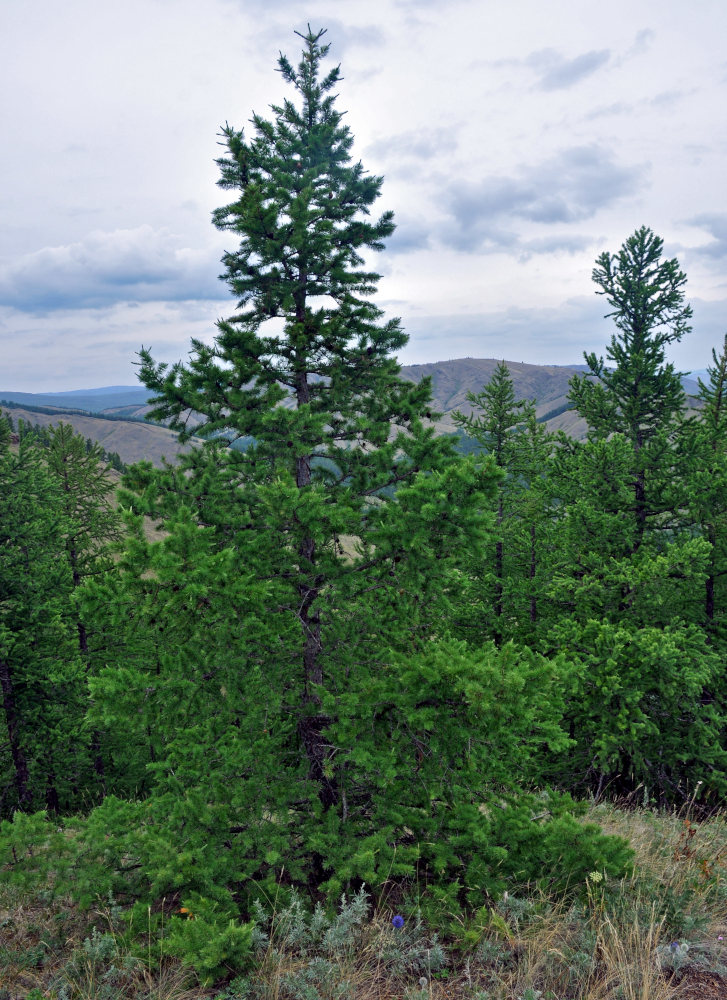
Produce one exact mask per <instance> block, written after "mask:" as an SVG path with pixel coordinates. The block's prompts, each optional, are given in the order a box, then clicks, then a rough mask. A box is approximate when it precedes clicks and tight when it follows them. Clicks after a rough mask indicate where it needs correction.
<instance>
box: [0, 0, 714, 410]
mask: <svg viewBox="0 0 727 1000" xmlns="http://www.w3.org/2000/svg"><path fill="white" fill-rule="evenodd" d="M307 21H309V22H310V24H311V26H312V27H313V28H314V29H317V28H318V27H327V28H328V36H327V38H328V40H329V41H330V42H331V45H332V48H331V53H330V55H331V58H332V59H333V60H334V61H335V62H340V63H341V69H342V75H343V78H344V79H343V81H342V83H341V85H340V89H339V94H340V97H339V100H338V106H339V108H340V109H341V110H346V111H347V122H348V124H349V127H350V128H351V130H352V132H353V134H354V136H355V139H356V141H355V146H354V156H355V157H356V158H357V159H361V160H362V162H363V164H364V166H365V167H366V168H367V169H368V170H370V171H372V172H375V173H377V174H383V175H384V177H385V182H384V188H383V196H382V198H381V199H380V202H379V206H380V209H381V210H382V211H383V210H384V209H388V208H392V209H393V210H394V211H395V213H396V218H397V223H398V230H397V232H396V234H395V235H394V236H393V237H392V238H391V240H390V241H389V243H388V245H387V248H386V250H385V251H384V252H383V253H382V254H380V255H377V256H376V267H377V269H378V270H379V271H380V272H381V274H382V275H383V278H382V281H381V283H380V285H379V292H378V296H377V302H378V304H379V305H380V306H382V308H384V309H385V310H386V313H387V315H389V316H400V317H401V318H402V320H403V323H404V326H405V327H406V330H407V332H408V333H409V336H410V341H409V345H408V347H407V348H406V349H405V350H404V351H403V352H402V354H401V356H400V360H401V361H402V362H403V363H414V362H426V361H438V360H445V359H449V358H457V357H465V356H471V357H497V358H502V357H504V358H507V359H509V360H515V361H528V362H533V363H537V364H545V363H555V364H568V363H579V362H581V361H582V353H583V350H584V349H586V350H595V351H596V352H597V353H603V351H604V349H605V345H606V343H607V341H608V339H609V338H610V332H611V327H610V325H609V323H608V322H606V321H604V320H603V318H602V316H603V313H604V312H605V311H606V308H605V303H604V300H603V299H602V298H599V297H597V296H596V295H595V294H594V288H595V286H594V285H593V283H592V281H591V270H592V267H593V262H594V259H595V257H596V256H597V255H598V254H599V253H601V252H602V251H603V250H611V251H616V250H618V248H619V246H620V245H621V243H622V242H623V241H624V239H626V237H627V236H629V235H630V234H631V233H632V232H633V231H634V230H635V229H636V228H638V227H639V226H641V225H647V226H650V227H651V228H652V229H653V230H654V231H655V232H656V233H658V234H659V235H660V236H662V237H663V238H664V240H665V245H666V247H665V248H666V253H667V255H668V256H670V257H671V256H676V257H678V259H679V262H680V264H681V266H682V268H683V269H684V270H685V271H686V273H687V275H688V278H689V281H688V285H687V294H688V298H689V300H690V301H691V303H692V305H693V308H694V320H693V325H694V330H693V332H692V333H691V334H689V335H688V336H687V337H685V338H684V340H683V341H682V343H681V344H680V345H678V346H676V347H675V348H674V349H673V352H672V359H673V360H674V361H675V362H676V363H677V364H678V366H679V367H680V368H681V369H683V370H691V369H694V368H704V367H705V366H706V365H707V364H708V363H709V361H710V352H711V349H712V347H718V346H719V345H720V343H721V341H722V338H723V336H724V334H725V332H727V274H726V272H725V264H726V263H727V195H726V191H727V184H726V181H727V129H726V127H725V125H726V116H725V108H727V4H725V2H724V0H695V3H693V4H689V5H688V4H685V3H684V2H683V0H653V2H652V0H611V2H610V3H608V4H604V3H603V2H602V0H599V2H594V0H550V2H547V3H546V2H543V0H436V2H435V0H431V2H429V0H365V2H364V0H311V3H310V4H309V5H308V6H307V8H306V7H305V6H304V5H303V4H302V3H300V2H298V0H296V2H288V0H123V2H119V0H64V2H63V3H59V2H58V0H5V2H4V3H2V5H1V10H0V50H1V54H2V59H1V60H0V92H1V93H2V95H3V97H2V102H3V114H2V125H3V128H2V135H3V141H2V147H1V148H0V163H1V164H2V174H1V176H2V185H1V186H0V206H1V209H0V211H1V213H2V226H1V227H0V389H13V390H28V391H43V390H52V389H57V390H60V389H75V388H84V387H92V386H93V387H96V386H102V385H115V384H133V383H134V381H135V369H134V367H133V362H134V360H135V352H136V351H138V349H139V347H140V346H141V345H142V344H143V345H144V346H151V348H152V351H153V354H154V355H155V357H156V358H158V360H167V361H174V360H177V359H179V358H183V357H185V356H186V354H187V352H188V349H189V339H190V337H191V336H195V337H200V338H202V339H207V340H211V339H212V337H213V336H214V332H215V327H214V323H215V320H216V319H217V318H219V317H223V316H225V315H229V314H230V313H231V312H232V311H233V300H232V299H231V297H230V296H229V294H228V293H227V289H226V286H225V285H224V283H222V282H220V281H219V279H218V277H217V276H218V274H219V273H220V270H221V267H220V264H219V260H220V256H221V254H222V252H223V251H224V250H225V249H234V243H232V242H231V236H230V235H229V234H220V233H218V232H217V231H216V230H215V229H214V228H213V227H212V225H211V224H210V212H211V211H212V209H213V208H215V207H216V206H217V205H219V204H222V203H223V202H224V201H225V200H226V193H223V192H221V191H220V190H219V189H218V188H217V187H216V185H215V182H216V179H217V168H216V167H215V165H214V162H213V161H214V159H215V157H216V156H218V155H219V154H220V150H219V147H218V146H217V144H216V143H217V140H218V136H217V132H218V130H219V126H220V125H221V124H222V123H224V122H225V121H229V122H230V123H231V124H233V125H235V126H236V127H240V126H243V125H245V124H246V122H247V121H248V119H249V117H250V115H251V113H252V111H256V112H258V113H263V114H265V113H266V111H267V108H268V106H269V105H270V104H271V103H273V102H276V101H280V100H281V99H282V97H283V96H284V95H285V93H286V91H287V89H288V88H286V86H285V84H284V82H283V81H282V79H281V77H280V76H279V74H278V73H276V72H275V68H276V60H277V56H278V52H279V50H282V51H283V52H285V53H286V54H287V55H288V56H289V57H290V58H291V61H293V62H294V63H296V64H297V61H298V56H299V52H300V39H298V38H297V37H296V36H295V35H294V34H293V31H294V29H299V30H301V29H302V30H304V29H305V24H306V22H307Z"/></svg>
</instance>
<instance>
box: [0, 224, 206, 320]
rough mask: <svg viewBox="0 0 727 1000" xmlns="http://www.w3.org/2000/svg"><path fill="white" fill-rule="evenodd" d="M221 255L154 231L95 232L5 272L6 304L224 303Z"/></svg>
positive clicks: (1, 273) (0, 276)
mask: <svg viewBox="0 0 727 1000" xmlns="http://www.w3.org/2000/svg"><path fill="white" fill-rule="evenodd" d="M215 257H217V259H219V253H217V254H216V255H215V252H214V251H213V250H212V249H211V248H210V247H206V248H204V249H202V250H200V249H193V248H190V247H184V246H180V238H179V237H178V236H175V235H174V234H172V233H168V232H163V231H161V232H160V231H157V230H155V229H153V228H152V227H151V226H149V225H143V226H138V227H137V228H136V229H117V230H115V231H114V232H103V231H99V230H97V231H95V232H91V233H89V234H88V236H86V237H85V239H83V240H81V241H80V242H77V243H70V244H67V245H65V246H55V247H44V248H43V249H42V250H36V251H35V252H34V253H29V254H25V255H23V256H22V257H19V258H18V259H17V260H14V261H12V262H10V263H7V264H5V265H4V266H0V305H5V306H12V307H13V308H15V309H22V310H26V311H28V312H49V311H53V310H56V309H83V308H98V307H99V306H102V305H110V304H113V303H116V302H130V301H137V302H149V301H162V300H188V299H214V298H220V297H221V296H220V293H221V288H222V285H221V284H220V283H219V282H218V281H216V280H215V275H216V271H218V270H221V268H220V266H219V264H218V263H217V261H216V259H215Z"/></svg>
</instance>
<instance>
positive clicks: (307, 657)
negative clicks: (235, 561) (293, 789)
mask: <svg viewBox="0 0 727 1000" xmlns="http://www.w3.org/2000/svg"><path fill="white" fill-rule="evenodd" d="M309 401H310V387H309V385H308V378H307V376H306V373H305V372H300V373H299V374H298V376H297V384H296V402H297V405H298V406H302V405H304V404H305V403H308V402H309ZM295 482H296V485H297V487H298V489H304V488H305V487H306V486H309V485H310V482H311V456H310V455H300V456H298V457H297V458H296V460H295ZM298 551H299V555H300V566H299V572H300V583H299V584H298V594H299V597H300V605H299V608H298V620H299V621H300V623H301V625H302V627H303V714H302V715H301V717H300V720H299V722H298V735H299V737H300V740H301V742H302V744H303V746H304V747H305V752H306V756H307V758H308V771H309V775H310V778H311V780H312V781H315V782H316V784H317V785H318V788H319V792H318V796H319V798H320V800H321V804H322V805H323V807H324V809H328V808H330V807H331V806H332V805H335V803H336V802H337V801H338V791H337V788H336V783H335V780H334V779H333V777H332V775H328V774H327V773H326V771H327V767H326V765H327V763H328V761H329V758H330V748H329V746H328V744H327V743H326V741H325V739H324V737H323V730H324V729H325V728H326V726H327V725H328V724H329V723H330V721H331V720H330V719H329V718H328V716H327V715H325V714H323V713H322V712H321V711H320V706H321V699H320V696H319V695H318V693H317V692H316V691H315V690H314V687H315V685H321V684H322V683H323V666H322V664H321V655H320V654H321V616H320V611H319V610H318V608H317V607H316V606H315V604H316V600H317V599H318V596H319V593H320V590H319V583H318V581H317V579H315V578H314V576H313V571H314V565H315V555H316V546H315V541H314V540H313V539H312V538H310V537H306V538H303V540H302V541H301V543H300V548H299V550H298Z"/></svg>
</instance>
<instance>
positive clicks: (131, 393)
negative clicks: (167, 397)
mask: <svg viewBox="0 0 727 1000" xmlns="http://www.w3.org/2000/svg"><path fill="white" fill-rule="evenodd" d="M505 363H506V364H507V367H508V369H509V371H510V375H511V376H512V380H513V387H514V390H515V398H516V399H533V400H534V401H535V409H536V413H537V415H538V417H539V418H540V419H543V420H544V422H545V424H546V426H547V427H548V429H549V430H553V431H555V430H562V431H564V432H565V433H566V434H568V435H569V436H570V437H574V438H576V439H581V440H582V439H583V438H585V436H586V430H587V428H586V423H585V421H584V420H582V419H581V418H580V417H579V416H578V414H577V413H576V412H575V411H574V410H570V409H568V408H567V407H568V383H569V382H570V379H571V378H572V377H573V376H574V375H576V374H581V373H582V372H583V370H584V366H583V365H572V366H570V365H530V364H527V363H525V362H522V361H506V362H505ZM497 364H498V359H496V358H457V359H455V360H451V361H437V362H433V363H430V364H423V365H405V366H403V367H402V369H401V374H402V376H403V378H405V379H409V380H410V381H411V382H418V381H419V380H420V379H422V378H424V377H425V376H430V377H431V379H432V393H433V402H434V408H435V409H436V410H437V411H439V412H440V413H441V414H442V417H441V418H440V419H439V420H438V421H437V427H438V428H439V430H440V431H442V432H444V433H447V432H451V431H453V430H454V429H455V423H454V420H453V418H452V414H453V412H454V411H455V410H461V411H462V412H463V413H470V412H471V409H472V408H471V406H470V404H469V403H468V402H467V393H468V392H475V393H476V392H480V391H481V390H482V389H483V387H484V386H485V385H487V383H488V382H489V381H490V379H491V378H492V374H493V372H494V370H495V367H496V366H497ZM684 388H685V390H686V392H687V393H688V394H690V395H694V394H696V392H697V383H696V380H695V381H692V380H689V379H685V380H684ZM147 396H148V390H146V389H143V388H141V387H139V386H109V387H107V388H105V389H88V390H74V391H72V392H65V393H55V394H52V395H51V394H36V393H16V392H3V391H1V390H0V400H2V399H9V400H12V401H16V405H17V404H18V403H21V404H22V403H25V404H26V405H33V406H50V405H52V406H56V407H57V406H67V407H69V408H81V409H90V410H93V411H94V412H96V413H98V414H99V416H98V417H94V416H91V415H83V414H78V413H77V412H76V413H72V412H69V413H67V414H59V413H53V414H45V413H38V412H35V411H33V410H29V411H23V410H19V409H16V408H13V410H12V411H11V412H12V413H13V414H17V415H19V416H22V417H23V419H24V420H28V421H29V422H30V423H31V424H36V423H38V424H43V425H46V424H49V423H58V422H59V421H60V420H64V421H66V422H67V423H70V424H72V425H73V426H74V428H75V429H76V431H77V432H78V433H79V434H83V436H84V437H90V438H92V439H93V440H95V441H98V442H99V443H100V444H101V445H102V446H103V447H104V448H105V449H106V451H115V452H118V454H119V455H120V456H121V458H122V460H123V461H124V462H127V463H131V462H138V461H139V460H140V459H148V460H149V461H151V462H153V463H154V464H155V465H159V464H160V463H161V459H162V456H164V457H166V458H167V459H168V460H169V461H174V460H175V458H176V456H177V455H178V454H179V453H180V451H182V450H183V449H182V446H181V445H180V444H179V443H178V441H177V439H176V436H175V435H174V434H173V433H172V432H171V431H169V430H166V428H164V427H160V426H158V425H156V424H144V423H140V422H139V421H138V418H139V417H143V416H145V415H146V414H147V413H148V412H149V409H150V407H149V406H148V404H147V403H146V398H147ZM0 405H1V404H0ZM104 414H106V415H108V416H116V417H120V416H122V417H128V418H137V419H136V422H132V421H131V420H129V421H121V420H118V419H117V420H114V421H110V420H103V419H100V418H101V417H103V415H104ZM546 417H547V419H544V418H546Z"/></svg>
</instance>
